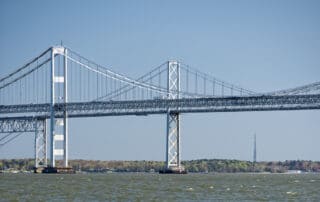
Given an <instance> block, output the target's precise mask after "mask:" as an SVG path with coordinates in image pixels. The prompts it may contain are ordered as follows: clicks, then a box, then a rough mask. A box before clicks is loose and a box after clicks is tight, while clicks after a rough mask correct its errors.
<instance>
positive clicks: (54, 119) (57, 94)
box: [0, 46, 320, 172]
mask: <svg viewBox="0 0 320 202" xmlns="http://www.w3.org/2000/svg"><path fill="white" fill-rule="evenodd" d="M318 109H320V82H315V83H311V84H308V85H305V86H300V87H296V88H292V89H287V90H281V91H274V92H270V93H256V92H253V91H251V90H248V89H244V88H242V87H239V86H237V85H233V84H231V83H228V82H225V81H222V80H220V79H217V78H215V77H213V76H210V75H208V74H204V73H202V72H200V71H198V70H196V69H194V68H192V67H190V66H188V65H186V64H183V63H181V62H178V61H168V62H165V63H163V64H161V65H160V66H158V67H156V68H154V69H153V70H152V71H151V72H148V73H147V74H145V75H143V76H141V77H140V78H138V79H132V78H129V77H127V76H125V75H122V74H118V73H115V72H114V71H112V70H110V68H105V67H103V66H101V65H98V64H96V63H94V62H92V61H90V60H88V59H86V58H84V57H83V56H81V55H80V54H78V53H76V52H75V51H72V50H71V49H69V48H66V47H61V46H58V47H51V48H49V49H47V50H46V51H44V52H43V53H41V54H40V55H39V56H37V57H36V58H34V59H32V60H31V61H29V62H28V63H27V64H26V65H24V66H22V67H20V68H18V69H17V70H16V71H14V72H13V73H11V74H9V75H7V76H4V77H2V78H0V135H1V136H0V145H1V146H3V145H5V144H7V143H8V142H10V141H12V140H14V139H15V138H16V137H18V136H19V135H20V134H22V133H24V132H34V133H35V147H34V148H35V159H36V161H35V167H37V168H39V167H47V168H55V167H57V166H56V158H58V159H59V158H60V159H62V160H63V165H59V166H60V167H62V168H68V144H69V142H68V118H75V117H98V116H126V115H136V116H140V115H152V114H166V116H167V130H166V140H167V141H166V168H165V170H166V171H168V172H172V171H174V172H176V171H178V172H181V171H183V167H182V165H181V160H180V154H181V151H180V114H182V113H205V112H243V111H279V110H318ZM47 136H49V138H50V158H49V159H50V163H49V164H48V160H47V158H48V157H47Z"/></svg>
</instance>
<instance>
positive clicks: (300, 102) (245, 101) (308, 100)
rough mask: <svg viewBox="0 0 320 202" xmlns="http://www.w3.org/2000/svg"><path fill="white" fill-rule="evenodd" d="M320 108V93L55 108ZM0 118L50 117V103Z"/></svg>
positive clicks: (94, 111)
mask: <svg viewBox="0 0 320 202" xmlns="http://www.w3.org/2000/svg"><path fill="white" fill-rule="evenodd" d="M309 109H320V94H313V95H285V96H272V95H270V96H247V97H218V98H186V99H171V100H170V99H153V100H136V101H135V100H134V101H105V102H78V103H67V104H56V105H55V116H56V117H62V116H63V112H64V110H67V112H68V117H70V118H71V117H94V116H121V115H149V114H164V113H167V112H168V110H170V111H171V112H177V113H198V112H238V111H276V110H278V111H279V110H309ZM0 114H1V115H0V119H15V118H18V117H21V114H23V116H27V117H34V118H36V117H38V118H49V115H50V105H49V104H29V105H2V106H0Z"/></svg>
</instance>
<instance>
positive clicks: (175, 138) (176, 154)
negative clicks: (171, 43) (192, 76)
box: [163, 61, 185, 173]
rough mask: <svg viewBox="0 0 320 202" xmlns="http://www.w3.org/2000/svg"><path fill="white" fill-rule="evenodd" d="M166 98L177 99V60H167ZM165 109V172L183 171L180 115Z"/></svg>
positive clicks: (178, 77)
mask: <svg viewBox="0 0 320 202" xmlns="http://www.w3.org/2000/svg"><path fill="white" fill-rule="evenodd" d="M167 78H168V79H167V88H168V95H167V98H168V99H179V91H180V64H179V63H178V62H177V61H168V77H167ZM171 110H173V111H174V109H171V108H168V111H167V131H166V132H167V136H166V168H165V170H164V171H163V172H165V173H183V172H185V171H184V169H183V167H182V166H181V159H180V115H179V113H177V112H172V111H171Z"/></svg>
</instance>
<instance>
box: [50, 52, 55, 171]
mask: <svg viewBox="0 0 320 202" xmlns="http://www.w3.org/2000/svg"><path fill="white" fill-rule="evenodd" d="M54 55H55V48H52V49H51V82H50V85H51V96H50V144H51V147H50V165H51V167H55V158H54V125H55V121H54V103H55V96H54V94H55V92H54V90H55V88H54V87H55V86H54V79H55V76H54V75H55V74H54V73H55V69H54Z"/></svg>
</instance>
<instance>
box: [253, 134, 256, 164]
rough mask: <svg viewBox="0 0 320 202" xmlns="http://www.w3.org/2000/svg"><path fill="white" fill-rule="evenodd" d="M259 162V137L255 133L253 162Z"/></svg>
mask: <svg viewBox="0 0 320 202" xmlns="http://www.w3.org/2000/svg"><path fill="white" fill-rule="evenodd" d="M256 162H257V138H256V134H254V142H253V163H256Z"/></svg>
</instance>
